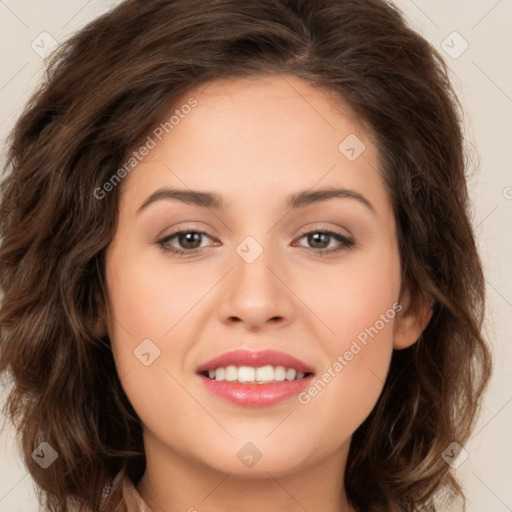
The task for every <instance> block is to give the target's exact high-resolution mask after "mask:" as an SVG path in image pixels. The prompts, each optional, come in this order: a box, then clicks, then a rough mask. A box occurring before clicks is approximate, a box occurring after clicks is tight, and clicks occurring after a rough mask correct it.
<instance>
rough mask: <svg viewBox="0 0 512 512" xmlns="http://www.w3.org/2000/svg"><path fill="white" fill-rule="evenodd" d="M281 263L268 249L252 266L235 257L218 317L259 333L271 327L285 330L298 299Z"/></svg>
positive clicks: (224, 285)
mask: <svg viewBox="0 0 512 512" xmlns="http://www.w3.org/2000/svg"><path fill="white" fill-rule="evenodd" d="M278 259H279V258H278V257H277V256H276V255H275V254H273V253H272V252H271V251H270V250H267V249H264V250H263V252H262V253H261V254H260V255H259V256H258V257H257V258H256V259H255V260H254V261H252V262H249V261H250V259H249V260H246V259H244V258H243V257H241V256H239V254H235V256H234V258H233V265H234V268H233V269H232V270H231V272H229V274H228V276H226V279H225V280H224V283H223V288H222V291H221V294H222V300H221V302H220V306H219V315H220V318H221V320H222V321H223V322H224V323H230V324H234V323H240V324H241V325H243V326H244V327H245V328H246V329H247V330H249V331H260V330H262V329H266V328H268V327H270V326H271V325H274V326H279V328H282V327H284V326H286V325H288V324H290V322H292V321H293V316H294V314H295V310H296V307H295V306H294V303H295V300H296V296H295V295H294V293H293V291H292V287H290V283H289V282H288V281H289V280H290V278H289V272H286V271H285V269H284V265H283V263H282V261H281V262H280V261H278ZM287 277H288V278H287Z"/></svg>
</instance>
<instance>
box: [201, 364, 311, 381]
mask: <svg viewBox="0 0 512 512" xmlns="http://www.w3.org/2000/svg"><path fill="white" fill-rule="evenodd" d="M304 375H305V374H304V373H303V372H297V371H296V370H295V369H293V368H285V367H284V366H272V365H267V366H260V367H258V368H254V367H252V366H235V365H229V366H227V367H226V368H216V369H215V370H208V377H209V378H210V379H212V380H226V381H230V382H234V381H238V382H240V383H244V382H256V383H262V382H282V381H284V380H300V379H303V378H304Z"/></svg>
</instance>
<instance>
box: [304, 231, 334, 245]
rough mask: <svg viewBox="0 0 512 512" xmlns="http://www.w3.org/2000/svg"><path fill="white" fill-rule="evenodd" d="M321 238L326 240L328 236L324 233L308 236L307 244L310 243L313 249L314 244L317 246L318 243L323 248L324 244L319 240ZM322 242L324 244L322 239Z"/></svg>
mask: <svg viewBox="0 0 512 512" xmlns="http://www.w3.org/2000/svg"><path fill="white" fill-rule="evenodd" d="M322 237H326V238H328V237H329V235H327V234H326V233H313V234H312V235H309V242H310V243H311V245H313V247H315V244H317V243H319V244H320V245H321V246H324V245H325V243H322V242H321V240H319V239H321V238H322ZM311 241H312V242H311ZM324 242H325V239H324Z"/></svg>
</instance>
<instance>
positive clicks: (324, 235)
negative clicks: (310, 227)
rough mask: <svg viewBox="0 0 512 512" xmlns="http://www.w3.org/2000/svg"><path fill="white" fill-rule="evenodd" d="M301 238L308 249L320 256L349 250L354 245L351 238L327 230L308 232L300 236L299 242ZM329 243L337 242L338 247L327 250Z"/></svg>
mask: <svg viewBox="0 0 512 512" xmlns="http://www.w3.org/2000/svg"><path fill="white" fill-rule="evenodd" d="M303 238H306V240H307V243H308V244H310V247H307V248H308V249H312V250H313V251H314V252H315V253H316V254H318V255H320V256H328V255H330V254H333V253H337V252H340V251H343V250H346V249H350V248H351V247H352V246H354V244H355V241H354V239H353V238H351V237H347V236H345V235H342V234H341V233H338V232H336V231H331V230H328V229H319V230H315V231H309V232H307V233H304V234H303V235H301V236H300V237H299V240H301V239H303ZM331 242H338V245H335V246H334V247H331V248H329V245H330V243H331Z"/></svg>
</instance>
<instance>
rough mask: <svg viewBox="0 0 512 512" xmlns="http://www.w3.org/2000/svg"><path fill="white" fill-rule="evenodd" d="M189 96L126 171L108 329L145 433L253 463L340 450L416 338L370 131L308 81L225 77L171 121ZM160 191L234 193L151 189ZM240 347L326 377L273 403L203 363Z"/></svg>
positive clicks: (110, 257)
mask: <svg viewBox="0 0 512 512" xmlns="http://www.w3.org/2000/svg"><path fill="white" fill-rule="evenodd" d="M191 98H193V100H191ZM187 104H188V105H194V106H193V107H190V108H188V107H184V105H187ZM175 109H177V110H178V113H177V114H176V116H175V119H174V120H173V121H172V128H170V126H171V125H170V124H168V125H167V131H166V130H165V129H164V130H162V129H160V130H159V131H158V130H157V131H156V132H153V134H151V136H150V138H151V141H152V142H150V139H147V141H146V142H147V147H148V148H149V152H148V154H147V155H146V156H144V158H142V160H141V161H140V163H139V164H138V165H137V166H136V167H135V168H134V169H133V170H132V171H131V172H130V173H129V174H128V175H127V176H126V177H125V178H124V180H123V182H122V184H121V185H122V196H121V202H120V210H119V224H118V228H117V231H116V233H115V236H114V238H113V241H112V243H111V245H110V246H109V248H108V250H107V264H106V281H107V288H108V294H109V302H110V315H109V318H108V329H109V334H110V337H111V340H112V347H113V353H114V358H115V362H116V366H117V370H118V374H119V377H120V379H121V382H122V385H123V388H124V390H125V392H126V394H127V396H128V398H129V400H130V402H131V403H132V405H133V407H134V409H135V410H136V412H137V413H138V415H139V417H140V419H141V421H142V422H143V424H144V439H145V446H146V448H147V449H151V451H152V453H154V454H157V453H158V454H160V455H162V454H167V455H168V456H169V457H172V456H176V457H184V458H186V460H188V461H193V463H194V464H197V465H198V466H203V467H204V466H207V467H209V468H213V469H216V470H220V471H223V472H229V473H233V474H241V475H242V474H247V475H249V474H250V475H251V476H256V475H260V476H261V475H265V474H266V473H265V472H266V471H270V472H271V473H272V474H273V475H275V476H278V475H282V474H286V473H289V472H291V471H292V470H293V471H297V470H300V469H301V468H306V467H311V466H312V465H314V464H317V463H320V462H321V461H324V460H327V459H329V458H331V459H332V458H333V457H334V458H337V459H340V460H341V459H342V458H343V456H344V455H343V454H345V455H346V451H347V449H348V445H349V443H350V438H351V435H352V433H353V432H354V431H355V430H356V429H357V427H358V426H359V425H360V424H361V423H362V422H363V420H364V419H365V418H366V417H367V416H368V414H369V413H370V411H371V410H372V408H373V407H374V405H375V403H376V401H377V399H378V397H379V394H380V392H381V390H382V387H383V383H384V380H385V378H386V374H387V372H388V366H389V363H390V358H391V354H392V351H393V348H402V347H403V346H405V345H407V344H410V343H412V342H413V341H414V340H415V337H416V336H415V333H411V332H407V333H405V331H404V329H403V328H401V327H400V321H401V320H400V318H402V315H403V313H404V311H405V310H402V312H401V313H399V312H398V311H399V310H400V309H401V307H402V306H401V305H399V304H398V302H399V300H400V297H399V294H400V285H401V283H400V258H399V253H398V243H397V235H396V229H395V220H394V216H393V212H392V205H391V202H390V199H389V197H388V194H387V192H386V190H385V187H384V183H383V180H382V178H381V176H380V174H379V171H378V169H379V164H378V159H377V152H376V148H375V146H374V144H373V143H372V141H371V140H370V134H369V133H367V132H365V131H364V130H363V129H362V128H361V126H360V125H359V124H358V123H356V122H355V120H354V119H353V118H352V117H351V116H349V115H348V111H346V110H344V109H343V106H342V105H341V104H339V103H335V102H334V100H333V99H332V98H330V97H328V96H327V95H326V94H325V93H322V92H320V91H319V90H318V89H314V88H312V86H311V85H309V84H308V83H306V82H304V81H302V80H300V79H298V78H294V77H286V80H285V79H283V78H282V77H265V78H257V79H256V78H254V79H238V80H230V81H216V82H212V83H210V84H208V85H206V86H202V87H201V88H199V89H195V90H193V91H190V92H189V93H188V94H187V95H185V96H184V97H183V101H182V102H181V103H180V104H179V105H177V106H175V107H174V108H173V112H170V113H169V116H168V118H169V119H170V118H171V115H173V113H174V110H175ZM176 119H179V121H178V122H177V121H176ZM160 139H161V140H160ZM363 145H364V146H363ZM150 146H151V147H150ZM153 146H154V147H153ZM141 152H144V153H145V151H141ZM163 189H180V190H183V191H187V192H190V191H200V192H205V193H212V194H216V195H217V196H219V197H218V198H219V202H221V203H223V204H224V206H223V207H218V206H219V205H215V204H214V203H213V202H211V203H209V204H207V205H206V206H205V203H204V202H203V203H202V204H194V202H193V201H192V200H190V197H191V196H190V195H189V199H187V200H186V201H185V199H186V198H185V196H183V195H182V196H181V198H182V199H184V200H180V199H179V196H178V195H174V196H171V195H170V194H169V193H167V194H166V193H161V194H159V195H157V196H154V195H153V194H154V193H155V191H157V190H160V191H161V190H163ZM325 189H329V190H334V189H339V190H341V192H339V194H331V195H329V194H325V193H324V194H321V193H319V192H320V191H321V190H325ZM312 193H313V194H316V195H311V194H312ZM300 194H303V195H302V196H300ZM152 195H153V197H152V200H149V202H148V198H150V197H151V196H152ZM292 196H295V197H296V198H299V200H297V199H296V200H295V204H291V203H290V198H291V197H292ZM301 198H302V199H303V200H302V201H301V200H300V199H301ZM304 198H306V199H307V198H309V200H304ZM315 199H316V200H315ZM103 200H108V195H107V197H105V198H104V199H103ZM143 205H144V206H143ZM177 232H181V234H179V233H178V234H176V233H177ZM175 251H176V252H175ZM178 251H180V252H178ZM416 334H417V333H416ZM237 349H244V350H247V351H250V352H260V351H264V350H274V351H278V352H282V353H284V354H286V355H288V356H292V357H294V358H296V359H298V360H300V361H302V362H303V363H305V364H306V365H307V366H308V367H309V369H310V370H312V372H313V375H312V376H307V375H306V376H305V380H304V381H303V382H298V381H297V382H298V384H297V382H295V381H294V384H289V383H287V382H288V381H286V382H281V383H277V384H276V383H275V382H274V383H273V384H272V383H268V384H265V385H266V386H268V388H267V389H269V390H270V389H272V390H273V391H269V393H267V395H272V394H273V393H274V395H272V396H274V398H272V397H270V398H269V399H268V400H266V399H265V398H264V397H263V398H261V397H262V396H263V395H264V394H265V393H260V394H258V393H257V392H253V391H250V392H248V393H245V392H244V391H243V390H242V391H240V386H244V384H239V385H238V387H236V384H235V383H234V382H233V381H230V382H224V383H222V382H217V383H216V381H212V380H209V379H208V378H207V377H205V376H204V375H201V374H199V373H198V369H199V368H200V367H201V365H203V364H204V363H207V362H208V361H210V360H212V359H213V358H216V357H218V356H221V355H223V354H225V353H227V352H231V351H233V350H237ZM262 361H263V362H265V361H264V360H261V361H259V363H258V364H254V365H253V367H260V366H268V365H266V364H262ZM266 362H268V361H266ZM271 362H273V363H274V364H271V366H273V367H274V371H275V372H276V373H274V377H273V378H272V379H271V380H275V379H276V378H278V377H277V373H278V372H279V370H275V367H276V366H279V364H278V363H279V360H277V359H276V360H271ZM260 363H261V364H260ZM226 366H228V365H227V364H225V365H224V367H226ZM236 366H250V364H249V365H248V364H246V363H243V362H242V363H241V364H239V365H235V371H236V370H237V368H236ZM281 366H282V365H281ZM293 366H294V365H293V363H290V362H289V361H288V362H286V363H285V369H286V368H287V369H293ZM230 371H231V370H230ZM221 374H222V370H221ZM263 374H264V372H263V371H262V373H260V375H263ZM288 375H289V376H290V373H289V374H288ZM291 375H293V372H291ZM235 376H237V377H238V378H241V377H240V373H235ZM295 377H297V375H296V376H295ZM249 378H250V377H249ZM212 382H213V383H214V384H213V386H212ZM289 382H291V381H289ZM262 385H263V384H251V386H252V388H254V386H262ZM215 386H217V388H216V389H217V392H214V391H212V389H213V388H214V387H215ZM230 386H231V388H230ZM245 386H248V384H245ZM271 386H273V388H271ZM221 387H222V389H223V390H224V391H220V394H218V392H219V389H221ZM228 388H230V389H231V391H229V389H228ZM252 388H251V389H252ZM245 389H249V388H245ZM276 389H277V391H276ZM279 389H281V391H282V390H283V389H285V396H284V397H281V399H280V400H276V399H275V393H276V392H277V393H279V392H280V391H279ZM226 390H227V391H226ZM233 390H234V391H233ZM290 390H291V391H290ZM226 393H227V394H228V395H229V396H227V395H226ZM229 393H231V395H230V394H229ZM233 395H234V396H233ZM258 396H259V397H260V399H258ZM247 397H248V398H247ZM244 400H246V401H244ZM247 443H252V444H251V445H249V444H247ZM241 449H242V451H240V450H241ZM256 449H257V450H258V451H259V453H260V454H261V459H260V460H259V461H258V462H257V463H256V464H255V465H254V467H249V465H247V464H245V463H243V460H242V459H243V457H244V456H245V455H247V454H249V455H254V454H257V452H256ZM243 450H245V451H243Z"/></svg>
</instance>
